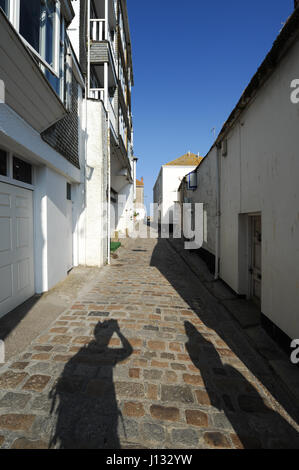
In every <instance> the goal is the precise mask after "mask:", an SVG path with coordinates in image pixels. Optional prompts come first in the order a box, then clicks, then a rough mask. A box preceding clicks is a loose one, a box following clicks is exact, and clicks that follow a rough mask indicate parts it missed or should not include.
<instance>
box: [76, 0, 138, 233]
mask: <svg viewBox="0 0 299 470" xmlns="http://www.w3.org/2000/svg"><path fill="white" fill-rule="evenodd" d="M72 4H73V8H74V10H75V13H76V15H75V18H77V21H75V22H73V23H72V24H71V25H70V26H69V28H68V33H69V35H70V39H71V41H72V44H73V46H74V49H75V51H76V53H77V55H78V57H79V58H80V66H81V69H82V71H83V75H84V76H85V77H86V84H87V89H86V97H87V123H86V128H87V135H89V126H91V127H93V134H94V131H95V126H96V125H97V126H98V129H97V131H96V133H97V134H98V135H100V134H101V129H102V128H103V127H105V125H106V122H104V123H101V119H102V120H103V121H106V120H107V136H104V135H103V134H102V138H104V141H103V142H102V144H101V145H102V146H105V145H106V147H107V150H106V152H107V155H108V162H109V165H108V168H107V171H108V186H109V188H108V192H109V194H110V207H109V208H108V211H109V219H110V223H109V230H111V232H112V233H111V235H112V236H113V235H114V232H115V231H118V233H123V234H125V233H129V232H130V231H132V230H133V212H134V178H135V174H134V169H135V165H134V157H133V124H132V107H131V106H132V105H131V92H132V86H133V82H134V79H133V66H132V51H131V39H130V30H129V22H128V13H127V6H126V1H125V0H74V1H72ZM96 103H97V104H96ZM99 103H101V105H99ZM99 106H100V108H103V111H104V112H103V114H102V111H101V110H99V109H97V108H98V107H99ZM100 116H101V119H100V118H99V117H100ZM106 137H107V138H106ZM94 152H96V148H95V146H94V144H93V143H92V140H89V139H87V155H92V154H93V153H94ZM91 166H92V162H91ZM90 184H91V185H92V186H93V185H95V186H97V185H98V182H97V181H92V182H91V183H90ZM91 193H92V194H93V190H92V191H91ZM91 197H93V196H91ZM92 205H93V204H91V205H90V210H91V211H92V212H94V210H95V211H96V213H92V214H91V215H90V217H92V218H95V217H96V218H98V217H99V214H98V211H99V208H98V207H95V208H94V210H93V209H92Z"/></svg>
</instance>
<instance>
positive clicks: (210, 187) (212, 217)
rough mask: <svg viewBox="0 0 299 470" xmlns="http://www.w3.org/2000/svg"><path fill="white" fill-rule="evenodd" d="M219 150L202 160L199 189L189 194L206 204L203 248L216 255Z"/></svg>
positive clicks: (199, 170) (214, 149)
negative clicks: (217, 164) (217, 162)
mask: <svg viewBox="0 0 299 470" xmlns="http://www.w3.org/2000/svg"><path fill="white" fill-rule="evenodd" d="M216 158H217V150H216V148H215V147H213V148H212V149H211V150H210V152H209V153H208V155H207V156H206V157H205V158H204V159H203V160H202V162H201V164H200V165H199V167H198V169H197V171H196V173H197V189H196V190H194V191H190V192H189V197H190V198H191V199H192V202H195V203H203V204H204V220H203V223H204V227H203V240H204V242H203V246H202V247H203V248H204V249H205V250H207V251H209V252H210V253H211V254H213V255H215V253H216V238H215V235H216V215H217V194H216V191H217V189H216V188H217V185H216Z"/></svg>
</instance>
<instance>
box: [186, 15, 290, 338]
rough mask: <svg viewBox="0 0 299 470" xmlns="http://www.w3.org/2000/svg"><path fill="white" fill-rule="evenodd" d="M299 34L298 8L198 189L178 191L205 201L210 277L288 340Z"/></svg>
mask: <svg viewBox="0 0 299 470" xmlns="http://www.w3.org/2000/svg"><path fill="white" fill-rule="evenodd" d="M298 32H299V10H298V8H297V9H296V10H295V11H294V13H293V14H292V16H291V17H290V18H289V20H288V21H287V22H286V24H285V25H284V27H283V29H282V31H281V33H280V34H279V36H278V38H277V39H276V41H275V43H274V44H273V47H272V49H271V51H270V52H269V54H268V55H267V57H266V59H265V60H264V62H263V63H262V65H261V66H260V68H259V70H258V72H257V73H256V75H255V76H254V77H253V78H252V80H251V82H250V84H249V85H248V87H247V88H246V90H245V91H244V93H243V95H242V97H241V99H240V101H239V103H238V104H237V106H236V108H235V109H234V111H233V112H232V113H231V115H230V117H229V118H228V120H227V122H226V123H225V125H224V127H223V129H222V130H221V132H220V134H219V136H218V138H217V139H216V142H215V144H214V145H213V147H212V149H211V150H210V152H209V153H208V155H207V156H206V157H205V159H204V161H203V162H202V164H200V165H199V167H198V168H197V170H196V171H195V173H196V176H197V189H196V190H195V191H192V192H191V193H189V194H186V188H185V190H184V191H185V195H187V196H188V197H189V198H191V200H192V202H194V203H196V202H200V203H204V212H205V227H204V233H205V237H204V238H205V242H204V248H205V249H206V250H208V251H209V253H211V254H212V255H214V257H215V259H216V262H215V266H216V269H215V270H216V277H217V276H218V275H219V276H220V277H221V279H223V280H224V281H225V282H226V283H227V284H228V285H229V286H230V287H231V288H232V289H233V290H234V291H235V292H236V293H238V294H240V295H244V296H246V297H247V298H249V299H252V300H253V301H254V302H255V303H256V304H257V305H258V307H259V308H260V311H261V312H262V320H263V323H264V324H265V325H266V326H268V327H269V328H270V329H272V330H273V331H274V330H277V332H282V333H283V335H285V337H286V338H292V339H293V338H297V337H298V335H299V321H298V312H299V309H298V306H299V212H298V208H299V187H298V175H299V160H298V126H299V113H298V106H299V99H298V94H299V93H298V84H299V80H298V79H299V77H298V59H299V36H298ZM294 80H296V81H295V82H294ZM296 83H297V90H296V87H295V86H294V85H296ZM182 189H183V188H182ZM181 197H184V196H181ZM287 341H288V340H287Z"/></svg>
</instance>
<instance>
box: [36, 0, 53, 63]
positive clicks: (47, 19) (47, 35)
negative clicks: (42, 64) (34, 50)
mask: <svg viewBox="0 0 299 470" xmlns="http://www.w3.org/2000/svg"><path fill="white" fill-rule="evenodd" d="M43 3H44V5H43V7H42V12H41V29H42V41H41V47H40V54H41V56H42V58H43V59H45V60H46V61H47V62H48V64H50V65H52V66H53V65H54V16H55V3H54V0H46V1H45V2H43Z"/></svg>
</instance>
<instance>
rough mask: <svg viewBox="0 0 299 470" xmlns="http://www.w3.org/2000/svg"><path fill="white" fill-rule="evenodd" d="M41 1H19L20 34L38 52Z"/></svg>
mask: <svg viewBox="0 0 299 470" xmlns="http://www.w3.org/2000/svg"><path fill="white" fill-rule="evenodd" d="M40 20H41V0H31V1H30V2H28V0H20V34H21V35H22V36H23V38H24V39H26V41H28V42H29V44H30V45H31V46H32V47H33V48H34V49H35V50H36V51H37V52H39V51H40V28H41V21H40Z"/></svg>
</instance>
